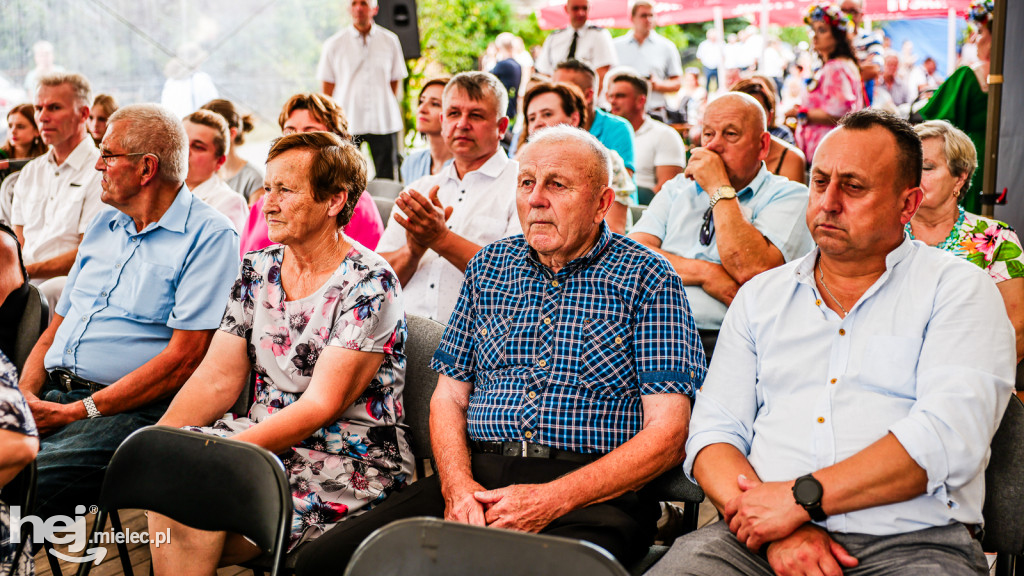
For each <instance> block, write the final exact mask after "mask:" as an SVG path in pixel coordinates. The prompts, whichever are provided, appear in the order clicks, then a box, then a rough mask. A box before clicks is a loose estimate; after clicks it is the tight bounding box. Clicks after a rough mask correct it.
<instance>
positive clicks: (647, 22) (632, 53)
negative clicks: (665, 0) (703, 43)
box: [615, 0, 683, 122]
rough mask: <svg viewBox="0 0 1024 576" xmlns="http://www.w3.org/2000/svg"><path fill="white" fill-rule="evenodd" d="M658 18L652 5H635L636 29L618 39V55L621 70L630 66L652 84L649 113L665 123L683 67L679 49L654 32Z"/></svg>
mask: <svg viewBox="0 0 1024 576" xmlns="http://www.w3.org/2000/svg"><path fill="white" fill-rule="evenodd" d="M655 18H656V17H655V14H654V6H653V4H652V3H651V2H649V1H648V0H637V1H636V2H634V3H633V8H632V9H631V11H630V19H631V20H632V21H633V29H632V30H630V31H629V32H627V33H625V34H623V35H622V36H619V37H618V38H616V39H615V51H616V52H617V53H618V55H619V65H620V66H629V67H630V68H632V69H633V70H635V71H636V72H637V73H638V74H640V76H642V77H644V78H646V79H647V81H648V82H649V83H650V85H651V94H650V96H649V97H648V99H647V113H648V114H650V115H651V116H653V117H655V118H657V119H658V120H661V121H662V122H664V121H665V106H666V104H667V102H666V101H665V94H668V93H672V92H676V91H678V90H679V88H681V87H682V85H683V64H682V60H681V58H680V57H679V49H678V48H676V45H675V44H673V43H672V41H671V40H669V39H668V38H665V37H664V36H662V35H661V34H658V32H657V31H656V30H655V29H654V25H655Z"/></svg>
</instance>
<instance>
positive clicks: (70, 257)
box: [25, 246, 78, 280]
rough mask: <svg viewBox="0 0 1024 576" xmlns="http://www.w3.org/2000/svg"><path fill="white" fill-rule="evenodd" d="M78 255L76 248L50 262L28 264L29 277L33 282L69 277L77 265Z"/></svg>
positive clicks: (42, 261)
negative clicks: (69, 273) (76, 258)
mask: <svg viewBox="0 0 1024 576" xmlns="http://www.w3.org/2000/svg"><path fill="white" fill-rule="evenodd" d="M77 255H78V247H77V246H75V248H74V249H73V250H68V251H67V252H65V253H63V254H58V255H57V256H54V257H53V258H50V259H48V260H41V261H39V262H33V263H32V264H26V265H25V270H26V271H28V275H29V276H30V277H31V278H32V279H33V280H45V279H47V278H55V277H57V276H67V275H68V272H70V271H71V267H72V266H74V264H75V256H77Z"/></svg>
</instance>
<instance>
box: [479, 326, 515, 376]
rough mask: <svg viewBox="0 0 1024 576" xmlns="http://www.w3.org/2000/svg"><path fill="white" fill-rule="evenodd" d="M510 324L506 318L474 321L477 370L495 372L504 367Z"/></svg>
mask: <svg viewBox="0 0 1024 576" xmlns="http://www.w3.org/2000/svg"><path fill="white" fill-rule="evenodd" d="M510 324H511V318H509V317H508V316H488V317H484V318H479V319H478V320H477V321H476V323H475V324H474V326H473V330H474V333H475V334H474V337H475V338H476V343H477V346H476V350H477V352H476V364H477V368H478V369H479V370H497V369H499V368H502V367H504V366H505V365H506V355H505V343H506V341H507V340H508V330H509V325H510Z"/></svg>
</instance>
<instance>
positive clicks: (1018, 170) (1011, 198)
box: [974, 0, 1024, 235]
mask: <svg viewBox="0 0 1024 576" xmlns="http://www.w3.org/2000/svg"><path fill="white" fill-rule="evenodd" d="M1002 7H1005V8H1006V34H1005V36H1004V38H1005V43H1004V45H1003V46H1002V57H1003V90H1002V97H1001V99H1000V111H999V116H998V119H997V120H996V121H998V123H999V124H998V128H999V132H998V134H999V149H998V152H997V157H996V162H995V165H996V167H997V170H996V184H995V189H994V190H993V192H994V193H995V194H996V195H997V196H1003V195H1004V192H1005V198H1003V200H1004V201H1005V202H1006V203H1005V204H1003V205H997V206H996V210H995V212H996V218H997V219H999V220H1003V221H1004V222H1006V223H1008V224H1009V225H1011V226H1013V227H1014V228H1016V229H1017V234H1018V235H1022V230H1024V188H1022V187H1021V181H1022V179H1024V162H1022V161H1021V160H1022V159H1024V35H1022V34H1021V31H1022V30H1024V2H1019V1H1017V0H1009V1H1007V2H1005V3H1004V4H1003V6H1000V8H1002ZM996 49H997V47H996V46H995V45H994V44H993V46H992V51H993V53H994V52H995V51H996ZM994 59H995V56H994V55H993V60H994ZM992 123H993V118H992V115H991V114H989V130H990V131H991V130H993V129H994V128H995V126H993V125H992ZM986 168H987V166H986ZM974 177H975V178H980V177H981V175H980V174H978V175H975V176H974Z"/></svg>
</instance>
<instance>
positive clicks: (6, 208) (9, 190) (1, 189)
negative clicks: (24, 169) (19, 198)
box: [0, 171, 21, 228]
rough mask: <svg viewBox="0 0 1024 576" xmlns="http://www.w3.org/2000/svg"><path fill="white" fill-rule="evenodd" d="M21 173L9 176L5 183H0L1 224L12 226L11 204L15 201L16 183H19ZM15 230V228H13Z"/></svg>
mask: <svg viewBox="0 0 1024 576" xmlns="http://www.w3.org/2000/svg"><path fill="white" fill-rule="evenodd" d="M19 176H21V172H20V171H19V172H14V173H12V174H8V175H7V177H6V178H4V180H3V182H0V222H3V223H4V224H7V225H8V226H11V204H12V203H13V200H14V183H15V182H17V181H18V177H19ZM11 228H13V226H11Z"/></svg>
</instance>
